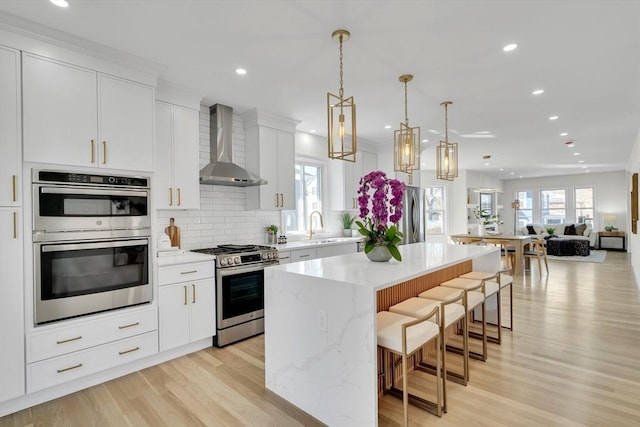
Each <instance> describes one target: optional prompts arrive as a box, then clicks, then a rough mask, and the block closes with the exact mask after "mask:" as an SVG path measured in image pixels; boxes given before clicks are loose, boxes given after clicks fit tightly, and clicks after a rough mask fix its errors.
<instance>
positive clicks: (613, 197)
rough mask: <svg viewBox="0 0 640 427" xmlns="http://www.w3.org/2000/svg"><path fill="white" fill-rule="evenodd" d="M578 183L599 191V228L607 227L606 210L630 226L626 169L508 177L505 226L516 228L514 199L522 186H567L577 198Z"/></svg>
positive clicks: (622, 225) (570, 196) (570, 216)
mask: <svg viewBox="0 0 640 427" xmlns="http://www.w3.org/2000/svg"><path fill="white" fill-rule="evenodd" d="M578 187H593V188H594V192H595V206H594V208H595V214H594V216H595V218H594V229H595V231H601V230H604V226H605V225H606V224H604V223H603V220H602V215H603V214H614V215H616V217H617V221H616V227H617V228H618V229H619V230H621V231H627V230H628V229H629V226H628V224H629V220H628V212H627V211H628V209H627V206H628V202H627V199H628V197H627V184H626V178H625V172H624V171H619V172H607V173H588V174H579V175H562V176H548V177H542V178H524V179H512V180H505V181H504V192H503V200H504V203H503V205H504V209H503V212H504V214H505V215H504V220H505V224H504V226H505V230H513V220H514V210H513V209H512V208H511V203H510V201H512V200H514V199H515V192H516V191H518V190H532V191H534V192H536V191H538V190H543V189H561V188H564V189H566V190H567V199H573V189H574V188H578ZM572 206H573V203H568V204H567V212H566V215H567V216H566V217H567V222H574V221H575V218H574V212H573V211H572V210H570V208H571V207H572Z"/></svg>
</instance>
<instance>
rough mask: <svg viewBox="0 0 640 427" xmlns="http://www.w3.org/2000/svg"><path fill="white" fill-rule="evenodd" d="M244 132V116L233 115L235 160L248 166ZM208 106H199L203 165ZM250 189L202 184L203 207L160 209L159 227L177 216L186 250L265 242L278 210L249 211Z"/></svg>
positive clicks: (277, 218) (277, 220)
mask: <svg viewBox="0 0 640 427" xmlns="http://www.w3.org/2000/svg"><path fill="white" fill-rule="evenodd" d="M245 153H246V151H245V135H244V124H243V122H242V117H241V116H239V115H237V114H234V115H233V151H232V154H233V162H234V163H236V164H237V165H239V166H242V167H244V166H245V158H246V157H245ZM209 158H210V144H209V106H206V105H201V106H200V168H203V167H204V166H206V165H207V164H208V163H209V161H210V160H209ZM246 197H247V192H246V189H245V188H242V187H225V186H219V185H201V186H200V210H191V211H167V210H159V211H158V226H159V228H160V229H164V227H166V226H168V225H169V218H175V223H176V225H177V226H178V227H180V240H181V246H182V248H183V249H187V250H189V249H197V248H204V247H211V246H216V245H220V244H224V243H235V244H264V243H265V230H264V229H265V227H266V226H267V225H269V224H280V212H278V211H247V210H246Z"/></svg>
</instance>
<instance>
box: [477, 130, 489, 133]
mask: <svg viewBox="0 0 640 427" xmlns="http://www.w3.org/2000/svg"><path fill="white" fill-rule="evenodd" d="M474 133H478V134H486V133H491V131H490V130H479V131H477V132H474Z"/></svg>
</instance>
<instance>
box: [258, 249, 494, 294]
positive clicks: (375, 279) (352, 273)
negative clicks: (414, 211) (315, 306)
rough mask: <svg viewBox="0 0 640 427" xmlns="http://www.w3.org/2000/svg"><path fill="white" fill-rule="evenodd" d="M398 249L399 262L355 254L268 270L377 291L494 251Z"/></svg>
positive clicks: (359, 253)
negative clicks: (378, 260) (277, 270)
mask: <svg viewBox="0 0 640 427" xmlns="http://www.w3.org/2000/svg"><path fill="white" fill-rule="evenodd" d="M398 249H399V250H400V253H401V254H402V261H401V262H398V261H396V260H394V259H391V261H389V262H371V261H369V259H368V258H367V257H366V255H365V254H364V253H362V252H358V253H353V254H347V255H342V256H339V257H330V258H320V259H313V260H309V261H302V262H296V263H292V264H283V265H279V266H273V267H269V268H273V269H279V270H282V271H286V272H287V273H293V274H300V275H304V276H308V277H315V278H321V279H327V280H332V281H336V282H344V283H351V284H355V285H357V286H362V287H367V288H371V289H373V290H379V289H384V288H386V287H389V286H392V285H394V284H396V283H399V282H403V281H406V280H410V279H413V278H415V277H419V276H422V275H425V274H428V273H431V272H433V271H437V270H440V269H442V268H443V267H447V266H449V265H454V264H458V263H460V262H463V261H467V260H470V259H473V258H475V257H478V256H482V255H485V254H488V253H490V252H495V251H497V250H498V249H497V248H496V247H494V246H479V245H449V244H442V243H413V244H409V245H401V246H399V247H398Z"/></svg>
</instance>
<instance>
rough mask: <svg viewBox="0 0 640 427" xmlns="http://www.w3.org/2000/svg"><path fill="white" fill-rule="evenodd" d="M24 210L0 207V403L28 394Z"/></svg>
mask: <svg viewBox="0 0 640 427" xmlns="http://www.w3.org/2000/svg"><path fill="white" fill-rule="evenodd" d="M21 221H22V218H21V209H20V208H0V253H1V254H2V257H0V271H2V284H1V285H0V325H2V326H1V327H0V379H1V380H0V383H1V385H0V402H3V401H5V400H8V399H11V398H14V397H17V396H21V395H23V394H24V393H25V381H24V375H25V358H24V292H23V291H24V283H23V276H22V261H23V260H22V239H23V236H22V235H21V230H22V228H21Z"/></svg>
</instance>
